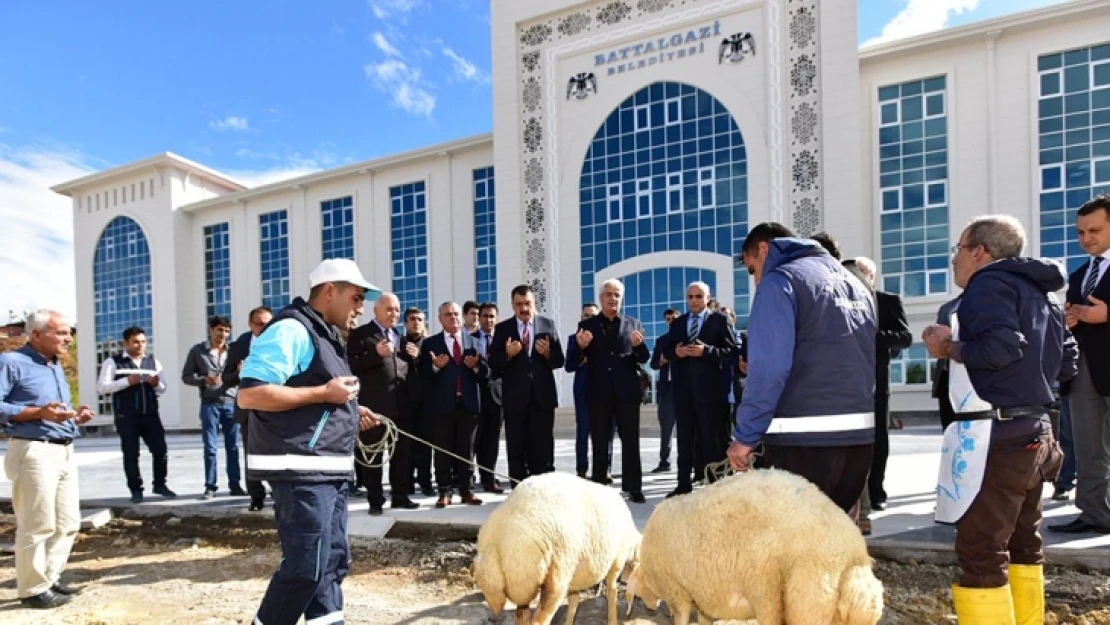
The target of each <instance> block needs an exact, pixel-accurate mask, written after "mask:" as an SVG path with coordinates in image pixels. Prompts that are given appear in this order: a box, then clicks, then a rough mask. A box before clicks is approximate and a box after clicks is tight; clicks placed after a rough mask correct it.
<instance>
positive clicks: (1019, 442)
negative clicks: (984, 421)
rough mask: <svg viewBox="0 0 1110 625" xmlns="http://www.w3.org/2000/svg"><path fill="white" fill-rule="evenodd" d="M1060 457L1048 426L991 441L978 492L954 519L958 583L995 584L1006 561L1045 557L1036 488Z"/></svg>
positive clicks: (1001, 580)
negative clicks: (960, 516) (1021, 434)
mask: <svg viewBox="0 0 1110 625" xmlns="http://www.w3.org/2000/svg"><path fill="white" fill-rule="evenodd" d="M1063 462H1064V454H1063V452H1061V451H1060V446H1059V445H1057V444H1056V439H1055V438H1054V437H1053V435H1052V432H1051V431H1046V432H1042V433H1039V434H1033V435H1028V436H1021V437H1018V438H1006V439H1001V440H996V441H991V445H990V451H989V452H988V453H987V466H986V470H985V472H984V474H983V485H982V486H981V487H980V489H979V495H978V496H977V497H976V498H975V501H973V502H972V504H971V507H970V508H968V510H967V513H966V514H964V516H963V518H961V519H960V520H959V521H958V522H957V523H956V556H957V558H958V559H959V562H960V569H961V572H962V574H961V576H960V585H961V586H963V587H965V588H1000V587H1002V586H1005V585H1006V584H1007V583H1008V581H1009V576H1008V575H1007V572H1006V568H1007V565H1008V564H1009V563H1010V562H1013V563H1014V564H1043V563H1044V551H1043V550H1042V545H1043V543H1042V541H1041V535H1040V527H1041V494H1042V490H1043V488H1044V487H1043V484H1044V482H1052V481H1053V480H1055V479H1056V476H1057V475H1058V474H1059V473H1060V467H1061V466H1062V465H1063Z"/></svg>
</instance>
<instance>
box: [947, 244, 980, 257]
mask: <svg viewBox="0 0 1110 625" xmlns="http://www.w3.org/2000/svg"><path fill="white" fill-rule="evenodd" d="M977 247H979V246H978V245H961V244H959V243H957V244H955V245H953V246H952V247H950V248H948V251H949V252H951V253H952V255H953V256H955V255H956V254H959V253H960V250H962V249H968V250H973V249H975V248H977Z"/></svg>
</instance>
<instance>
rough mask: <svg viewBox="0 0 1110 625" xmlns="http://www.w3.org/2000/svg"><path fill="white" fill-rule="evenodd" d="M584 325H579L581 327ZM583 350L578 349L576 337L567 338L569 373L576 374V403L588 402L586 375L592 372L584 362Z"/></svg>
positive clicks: (567, 366)
mask: <svg viewBox="0 0 1110 625" xmlns="http://www.w3.org/2000/svg"><path fill="white" fill-rule="evenodd" d="M581 325H582V324H579V327H581ZM580 352H581V350H579V349H578V341H577V340H576V339H575V335H573V334H572V335H570V336H568V337H567V362H566V368H567V373H573V374H574V401H575V402H576V403H577V402H579V401H586V375H587V372H588V371H589V370H590V365H589V363H587V362H583V361H582V354H581V353H580Z"/></svg>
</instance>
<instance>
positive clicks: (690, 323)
mask: <svg viewBox="0 0 1110 625" xmlns="http://www.w3.org/2000/svg"><path fill="white" fill-rule="evenodd" d="M708 314H709V309H708V308H703V309H702V311H701V312H700V313H696V312H694V311H690V317H689V318H688V319H686V336H690V330H693V329H694V320H695V319H697V320H698V335H699V336H700V335H701V328H702V326H704V325H705V317H706V315H708ZM694 338H695V339H696V338H697V336H695V337H694Z"/></svg>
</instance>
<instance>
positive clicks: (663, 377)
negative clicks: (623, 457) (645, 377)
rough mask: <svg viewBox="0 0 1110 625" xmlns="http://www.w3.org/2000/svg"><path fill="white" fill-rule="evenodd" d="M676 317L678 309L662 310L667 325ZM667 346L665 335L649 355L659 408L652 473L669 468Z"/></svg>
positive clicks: (671, 429) (671, 427)
mask: <svg viewBox="0 0 1110 625" xmlns="http://www.w3.org/2000/svg"><path fill="white" fill-rule="evenodd" d="M677 318H678V311H677V310H675V309H674V308H668V309H667V310H665V311H663V320H664V321H666V322H667V326H670V325H671V322H672V321H674V320H675V319H677ZM666 348H667V335H666V334H664V335H663V336H661V337H659V338H658V339H656V341H655V350H654V352H653V353H652V355H651V368H652V369H655V370H656V371H658V372H659V380H658V381H657V382H656V383H655V403H656V405H657V406H658V409H659V465H658V466H656V467H655V468H654V469H652V470H651V472H652V473H666V472H667V471H670V470H671V440H672V438H673V436H674V424H675V419H674V388H673V387H674V380H673V379H672V377H671V364H670V361H668V360H667V357H666V356H664V355H663V352H664V351H666Z"/></svg>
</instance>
